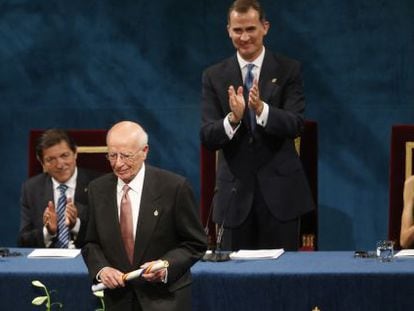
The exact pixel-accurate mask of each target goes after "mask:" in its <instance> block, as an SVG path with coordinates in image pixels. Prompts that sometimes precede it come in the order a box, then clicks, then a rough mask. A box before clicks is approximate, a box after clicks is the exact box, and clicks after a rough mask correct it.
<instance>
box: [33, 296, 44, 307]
mask: <svg viewBox="0 0 414 311" xmlns="http://www.w3.org/2000/svg"><path fill="white" fill-rule="evenodd" d="M46 300H47V296H39V297H36V298H34V299H33V300H32V305H35V306H40V305H42V304H43V303H44V302H45V301H46Z"/></svg>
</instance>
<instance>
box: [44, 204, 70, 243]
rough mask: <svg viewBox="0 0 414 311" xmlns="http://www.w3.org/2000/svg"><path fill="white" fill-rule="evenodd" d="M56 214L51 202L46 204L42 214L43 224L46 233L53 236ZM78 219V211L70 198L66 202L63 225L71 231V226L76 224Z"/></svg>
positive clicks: (55, 228) (56, 222)
mask: <svg viewBox="0 0 414 311" xmlns="http://www.w3.org/2000/svg"><path fill="white" fill-rule="evenodd" d="M57 218H58V217H57V213H56V208H55V204H53V202H52V201H49V202H48V203H47V207H46V208H45V211H44V212H43V224H44V226H45V227H46V229H47V231H48V232H49V233H50V234H51V235H55V234H56V232H57V224H58V219H57ZM77 218H78V210H77V208H76V206H75V203H74V202H73V200H72V198H68V199H67V200H66V210H65V224H66V226H68V227H69V229H72V228H73V226H74V225H75V224H76V219H77Z"/></svg>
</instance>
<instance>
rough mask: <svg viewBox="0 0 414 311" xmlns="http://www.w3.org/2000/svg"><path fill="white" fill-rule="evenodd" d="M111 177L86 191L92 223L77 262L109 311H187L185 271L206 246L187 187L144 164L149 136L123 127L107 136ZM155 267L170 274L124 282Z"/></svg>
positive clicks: (138, 129) (181, 180)
mask: <svg viewBox="0 0 414 311" xmlns="http://www.w3.org/2000/svg"><path fill="white" fill-rule="evenodd" d="M107 145H108V160H109V162H110V164H111V167H112V169H113V174H112V173H111V174H107V175H104V176H102V177H100V178H98V179H96V180H95V181H93V182H92V183H91V184H90V186H89V201H90V210H91V214H90V218H89V224H88V230H87V235H86V245H85V246H84V247H83V249H82V255H83V258H84V260H85V263H86V265H87V267H88V270H89V274H90V276H91V278H92V279H93V280H94V281H97V280H99V281H101V282H102V283H103V284H104V285H105V286H106V287H107V288H108V289H107V290H105V298H104V299H105V306H106V308H107V310H108V311H114V310H119V311H132V310H160V311H161V310H177V311H178V310H180V311H182V310H191V290H190V284H191V276H190V267H191V266H192V265H193V264H194V263H195V262H196V261H197V260H198V259H199V258H200V257H201V256H202V255H203V253H204V251H205V250H206V247H207V245H206V244H207V238H206V235H205V233H204V231H203V228H202V226H201V223H200V221H199V218H198V213H197V206H196V203H195V200H194V196H193V192H192V190H191V188H190V185H189V184H188V182H187V180H186V179H185V178H183V177H181V176H179V175H176V174H173V173H171V172H168V171H165V170H162V169H159V168H155V167H153V166H150V165H147V164H145V163H144V161H145V159H146V158H147V154H148V150H149V146H148V136H147V133H146V132H145V131H144V129H143V128H142V127H141V126H140V125H138V124H137V123H133V122H129V121H123V122H120V123H117V124H115V125H114V126H113V127H112V128H111V129H110V130H109V132H108V134H107ZM158 260H163V261H164V262H166V263H168V268H165V269H161V270H159V271H158V272H155V273H151V272H149V273H145V274H143V276H142V277H141V278H140V279H138V280H131V281H128V282H125V281H124V280H123V278H122V275H123V273H126V272H129V271H131V270H136V269H139V268H145V267H148V266H150V265H152V264H153V263H154V262H156V261H158Z"/></svg>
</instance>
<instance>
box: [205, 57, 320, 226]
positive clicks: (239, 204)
mask: <svg viewBox="0 0 414 311" xmlns="http://www.w3.org/2000/svg"><path fill="white" fill-rule="evenodd" d="M230 85H233V86H234V87H235V88H237V87H238V86H241V85H243V79H242V74H241V70H240V67H239V64H238V61H237V57H236V55H234V56H233V57H231V58H228V59H226V60H224V61H222V62H221V63H219V64H216V65H213V66H212V67H210V68H208V69H206V70H205V71H204V73H203V93H202V127H201V131H200V137H201V142H202V143H203V144H204V145H205V146H206V147H207V148H208V149H210V150H219V149H220V150H221V151H220V153H219V162H218V168H217V174H216V176H217V178H216V192H215V197H214V212H213V219H214V221H215V222H217V223H222V222H223V219H224V218H225V224H226V225H227V227H230V228H232V227H236V226H238V225H240V224H241V223H242V222H243V221H244V220H245V219H246V217H247V215H248V214H249V211H250V209H251V206H252V202H253V196H254V189H255V186H256V183H258V185H259V187H260V189H261V192H262V195H263V197H264V199H265V202H266V204H267V206H268V208H269V209H270V212H271V213H272V214H273V215H274V216H275V217H276V218H277V219H279V220H282V221H285V220H290V219H293V218H296V217H298V216H300V215H301V214H304V213H306V212H308V211H310V210H311V209H312V208H313V207H314V203H313V201H312V196H311V192H310V189H309V186H308V183H307V180H306V177H305V174H304V171H303V168H302V164H301V162H300V159H299V158H298V155H297V153H296V151H295V147H294V138H296V137H297V136H298V135H300V134H301V132H302V131H303V124H304V117H303V112H304V109H305V101H304V94H303V82H302V77H301V70H300V64H299V63H298V62H297V61H295V60H292V59H289V58H286V57H283V56H281V55H276V54H272V53H271V52H269V51H268V50H266V52H265V57H264V60H263V65H262V69H261V73H260V78H259V90H260V97H261V99H262V100H263V101H264V102H266V103H267V104H268V105H269V118H268V122H267V125H266V126H265V127H262V126H260V125H257V126H256V130H255V131H254V132H253V133H252V132H251V130H250V128H249V127H250V126H249V122H248V118H247V114H246V113H245V117H244V118H243V120H242V123H241V125H240V128H239V129H238V130H237V132H236V134H235V136H234V137H233V139H232V140H230V139H229V138H228V136H227V135H226V133H225V130H224V126H223V118H225V116H226V115H227V114H228V113H229V112H230V109H229V101H228V93H227V89H228V87H229V86H230ZM245 112H247V109H246V111H245ZM225 214H226V216H225Z"/></svg>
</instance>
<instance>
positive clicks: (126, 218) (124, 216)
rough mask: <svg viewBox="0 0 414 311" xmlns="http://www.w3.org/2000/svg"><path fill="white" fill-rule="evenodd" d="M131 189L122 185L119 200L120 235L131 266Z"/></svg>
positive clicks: (132, 241) (132, 254)
mask: <svg viewBox="0 0 414 311" xmlns="http://www.w3.org/2000/svg"><path fill="white" fill-rule="evenodd" d="M129 189H131V188H130V187H129V186H128V185H124V187H123V188H122V190H123V191H124V193H123V194H122V199H121V213H120V217H119V222H120V225H121V235H122V240H123V242H124V247H125V251H126V253H127V255H128V260H129V262H130V263H131V264H132V262H133V259H134V235H133V231H132V230H133V223H132V206H131V200H130V198H129V195H128V191H129Z"/></svg>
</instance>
